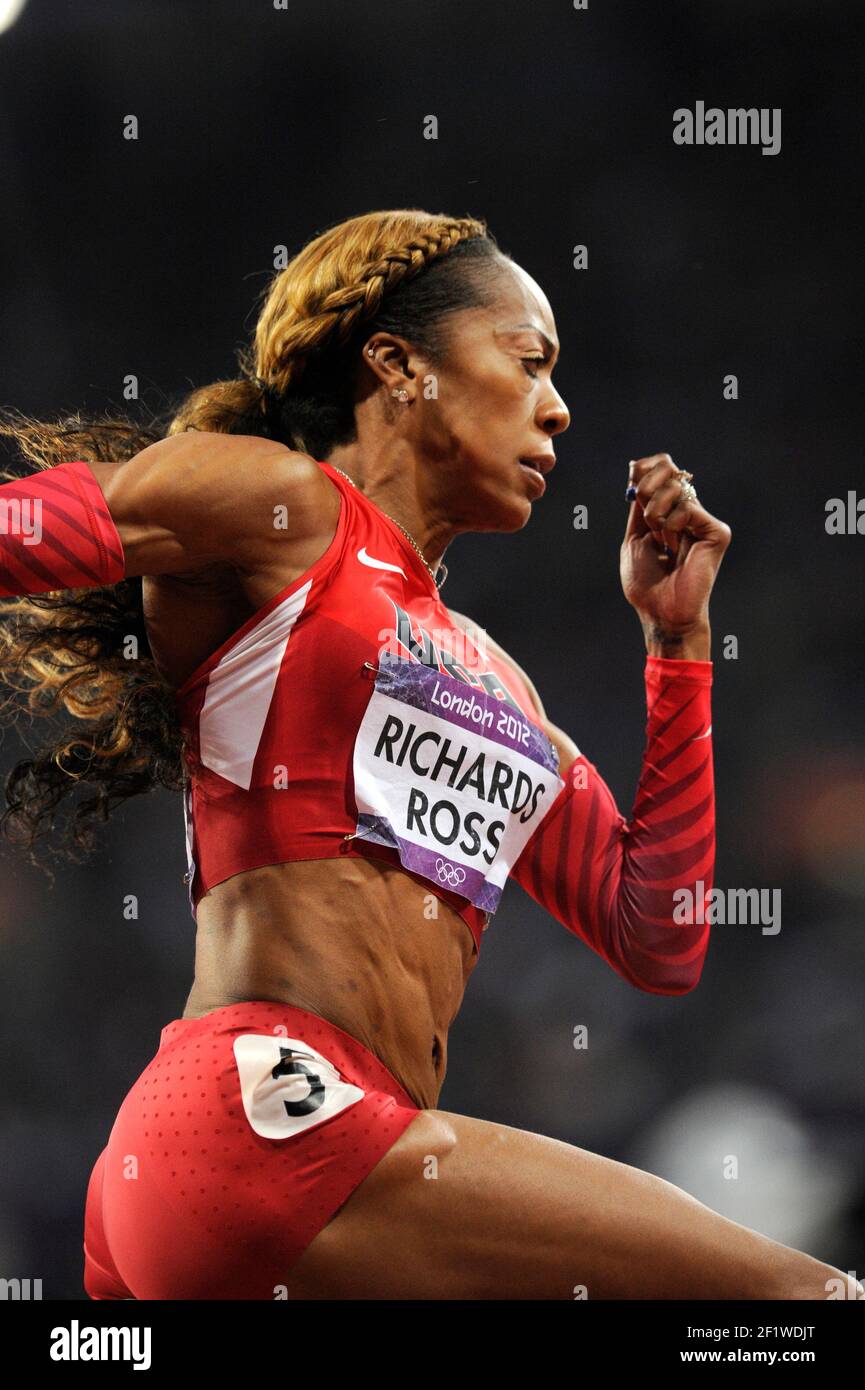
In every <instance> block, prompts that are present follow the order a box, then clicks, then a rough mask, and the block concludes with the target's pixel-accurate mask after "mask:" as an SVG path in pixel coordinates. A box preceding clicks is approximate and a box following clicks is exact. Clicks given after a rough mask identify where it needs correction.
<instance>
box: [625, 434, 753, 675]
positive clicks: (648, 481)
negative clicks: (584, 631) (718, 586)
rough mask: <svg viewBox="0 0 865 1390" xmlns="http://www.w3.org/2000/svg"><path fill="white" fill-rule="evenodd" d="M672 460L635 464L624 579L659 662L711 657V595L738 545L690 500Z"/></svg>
mask: <svg viewBox="0 0 865 1390" xmlns="http://www.w3.org/2000/svg"><path fill="white" fill-rule="evenodd" d="M678 472H679V470H678V469H677V467H676V465H675V464H674V463H673V460H672V459H671V458H670V455H669V454H650V455H649V456H648V457H647V458H641V459H635V460H634V461H633V462H632V463H631V464H630V471H629V476H628V483H629V485H632V486H633V487H635V488H636V496H635V498H634V500H633V501H632V503H631V507H630V512H629V514H628V524H627V527H626V528H625V539H624V541H623V542H622V549H621V558H620V573H621V577H622V589H623V590H624V594H625V598H626V599H627V600H628V603H630V604H631V606H632V607H633V608H634V609H636V611H637V614H638V616H639V618H640V622H641V623H642V626H643V632H644V634H645V637H646V646H647V649H648V651H649V652H650V653H651V654H652V655H654V656H664V657H684V658H686V659H691V660H703V661H705V660H708V659H709V638H710V628H709V595H710V593H711V592H712V586H713V584H714V583H715V576H716V574H717V573H718V568H719V566H720V564H721V561H722V560H723V558H724V552H725V551H726V549H727V546H728V545H729V544H730V537H731V535H732V532H731V530H730V527H729V526H728V525H727V523H726V522H725V521H719V520H718V518H717V517H715V516H712V515H711V513H710V512H707V511H706V509H705V507H703V506H701V505H700V503H699V502H698V501H689V500H688V499H687V498H686V497H684V496H683V495H682V481H683V480H682V479H680V478H678V477H676V474H677V473H678Z"/></svg>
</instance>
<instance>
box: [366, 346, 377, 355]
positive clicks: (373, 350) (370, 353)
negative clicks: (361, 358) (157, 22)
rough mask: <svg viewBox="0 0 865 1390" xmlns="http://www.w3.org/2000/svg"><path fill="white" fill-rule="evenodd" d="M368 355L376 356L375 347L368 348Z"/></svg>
mask: <svg viewBox="0 0 865 1390" xmlns="http://www.w3.org/2000/svg"><path fill="white" fill-rule="evenodd" d="M366 355H367V357H375V348H367V350H366Z"/></svg>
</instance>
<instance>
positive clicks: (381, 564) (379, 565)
mask: <svg viewBox="0 0 865 1390" xmlns="http://www.w3.org/2000/svg"><path fill="white" fill-rule="evenodd" d="M357 558H358V559H359V560H360V563H361V564H362V565H369V567H370V569H374V570H394V572H395V573H396V574H401V575H402V577H403V579H407V578H408V575H407V574H406V572H405V570H404V569H403V568H402V567H401V566H400V565H392V564H390V563H389V562H388V561H387V560H376V559H375V558H374V557H373V556H372V555H367V553H366V546H365V545H362V546H361V548H360V550H359V551H358V552H357Z"/></svg>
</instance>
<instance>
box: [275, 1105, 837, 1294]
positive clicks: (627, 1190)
mask: <svg viewBox="0 0 865 1390" xmlns="http://www.w3.org/2000/svg"><path fill="white" fill-rule="evenodd" d="M844 1277H845V1276H843V1275H842V1274H841V1272H840V1271H839V1270H837V1269H835V1268H834V1267H833V1266H831V1265H827V1264H823V1263H822V1262H821V1261H819V1260H816V1259H812V1257H811V1256H809V1255H804V1254H802V1253H800V1252H799V1251H796V1250H792V1249H791V1248H790V1247H788V1246H785V1245H781V1244H779V1243H778V1242H777V1241H773V1240H769V1239H768V1238H767V1237H765V1236H762V1235H759V1234H758V1233H757V1232H755V1231H751V1230H749V1229H748V1228H747V1227H745V1226H742V1225H740V1224H739V1223H738V1222H735V1221H730V1220H728V1219H727V1218H726V1217H723V1216H720V1215H718V1213H717V1212H713V1211H711V1210H710V1209H709V1208H708V1207H706V1206H704V1205H703V1203H701V1202H698V1201H697V1200H696V1199H695V1198H694V1197H691V1196H689V1195H688V1194H687V1193H685V1192H683V1191H682V1190H681V1189H680V1188H677V1187H675V1186H673V1184H671V1183H668V1182H666V1181H664V1180H663V1179H661V1178H658V1177H654V1176H652V1175H651V1174H648V1173H644V1172H641V1171H640V1170H639V1169H637V1168H633V1167H631V1166H629V1165H628V1164H624V1163H618V1162H616V1161H614V1160H612V1159H607V1158H600V1157H598V1156H597V1155H596V1154H592V1153H588V1152H587V1151H586V1150H584V1149H579V1148H576V1147H574V1146H573V1145H571V1144H566V1143H563V1142H561V1141H560V1140H557V1139H548V1138H545V1137H543V1136H541V1135H538V1134H531V1133H528V1132H525V1131H523V1130H519V1129H513V1128H511V1127H510V1126H508V1125H500V1124H493V1123H490V1122H489V1121H486V1120H475V1119H470V1118H468V1117H465V1116H462V1115H452V1114H449V1113H446V1112H444V1111H440V1110H424V1111H421V1112H420V1113H419V1114H418V1115H417V1116H416V1117H415V1119H414V1120H413V1121H412V1122H411V1123H410V1124H409V1126H408V1128H407V1129H406V1130H405V1131H404V1132H403V1134H402V1135H401V1136H400V1138H399V1139H398V1140H397V1141H396V1143H395V1144H394V1145H393V1146H392V1148H390V1149H389V1150H388V1152H387V1153H386V1154H385V1156H384V1157H383V1158H382V1159H380V1160H379V1162H378V1163H377V1165H376V1167H375V1168H374V1169H373V1170H372V1171H371V1172H370V1173H369V1174H368V1176H367V1177H366V1178H364V1180H363V1182H362V1183H361V1184H360V1186H359V1187H358V1188H356V1189H355V1191H354V1192H353V1193H352V1195H351V1197H349V1199H348V1201H347V1202H346V1203H345V1204H344V1205H343V1206H342V1207H341V1208H340V1210H339V1211H338V1213H337V1214H336V1216H335V1217H333V1218H332V1220H331V1221H330V1223H329V1224H328V1225H327V1226H325V1228H324V1229H323V1230H322V1231H321V1232H320V1233H319V1234H318V1235H317V1236H316V1237H315V1239H314V1240H313V1242H312V1244H311V1245H309V1246H308V1247H307V1249H306V1250H305V1251H304V1253H303V1254H302V1255H301V1257H300V1259H299V1260H298V1261H297V1262H296V1263H295V1264H294V1265H293V1266H292V1269H291V1271H290V1274H289V1276H288V1279H287V1280H286V1281H285V1282H286V1284H287V1293H288V1296H289V1297H292V1298H323V1299H327V1298H353V1299H354V1298H371V1299H387V1298H416V1299H436V1298H455V1299H472V1298H486V1299H525V1298H538V1299H558V1298H562V1299H565V1298H566V1299H575V1298H581V1297H587V1298H590V1299H592V1298H594V1299H615V1298H620V1299H653V1298H664V1299H693V1298H697V1299H709V1298H718V1299H725V1298H728V1299H735V1298H742V1299H766V1298H769V1299H784V1298H812V1299H825V1298H827V1297H828V1293H827V1288H826V1285H827V1281H828V1280H831V1279H836V1278H841V1279H843V1278H844ZM848 1282H849V1283H851V1284H852V1281H848ZM842 1296H843V1295H842ZM847 1296H849V1297H855V1296H856V1291H855V1288H853V1289H851V1290H850V1291H849V1292H848V1295H847Z"/></svg>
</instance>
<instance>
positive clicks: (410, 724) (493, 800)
mask: <svg viewBox="0 0 865 1390" xmlns="http://www.w3.org/2000/svg"><path fill="white" fill-rule="evenodd" d="M378 660H379V666H378V673H377V675H376V681H375V688H374V690H373V693H372V696H371V697H370V701H369V704H368V706H367V708H366V711H365V713H364V717H363V720H362V721H361V725H360V728H359V730H358V734H357V739H356V741H355V746H354V787H355V798H356V800H357V807H358V821H357V827H356V830H355V835H356V836H357V837H358V838H360V839H363V840H373V841H375V842H376V843H378V844H382V845H390V846H391V847H392V848H394V849H396V850H397V851H398V853H399V858H400V862H401V863H402V865H403V866H404V867H405V868H406V869H409V870H410V871H411V872H412V873H416V874H421V875H422V876H423V877H424V878H428V879H429V880H430V881H431V882H433V883H436V884H438V885H440V886H441V887H445V888H450V889H453V890H454V891H455V892H457V893H460V894H462V896H463V897H465V898H468V899H469V901H470V902H472V903H474V905H475V906H476V907H478V908H481V909H482V910H483V911H486V912H495V910H496V908H497V906H498V902H499V899H500V897H501V894H502V889H503V888H504V886H505V882H506V881H507V877H508V874H509V873H510V870H511V868H512V866H513V864H514V863H515V862H516V860H517V859H518V858H519V855H520V853H521V851H522V849H523V847H524V845H525V843H526V841H527V840H528V838H529V836H530V835H531V834H532V832H533V830H534V829H535V828H536V826H538V825H539V824H540V822H541V820H542V819H543V817H544V816H545V815H546V813H547V811H548V810H549V808H550V806H551V805H552V804H553V802H554V801H555V799H556V797H557V796H558V794H559V792H560V791H561V789H562V787H563V786H564V781H563V780H562V778H561V777H560V776H559V775H558V767H559V759H558V753H557V752H556V749H555V747H554V746H553V744H552V743H551V742H550V740H549V739H548V738H547V736H546V734H545V733H544V732H543V731H542V730H541V729H539V728H538V727H537V725H536V724H533V723H532V722H531V720H530V719H527V718H526V716H525V715H524V714H523V713H522V712H521V711H520V710H517V709H515V708H514V707H513V705H511V704H509V703H506V702H503V701H501V700H499V699H497V698H496V697H495V696H494V695H490V694H489V693H488V692H486V691H480V690H476V689H475V688H474V686H470V685H467V684H466V683H465V682H463V681H461V680H458V679H456V677H454V676H449V675H444V674H443V673H442V672H441V671H437V670H434V669H433V668H432V667H430V666H426V665H424V664H423V663H422V662H414V661H403V660H401V659H400V658H399V657H397V656H395V655H394V654H393V653H392V652H382V653H381V654H380V655H379V659H378Z"/></svg>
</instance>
